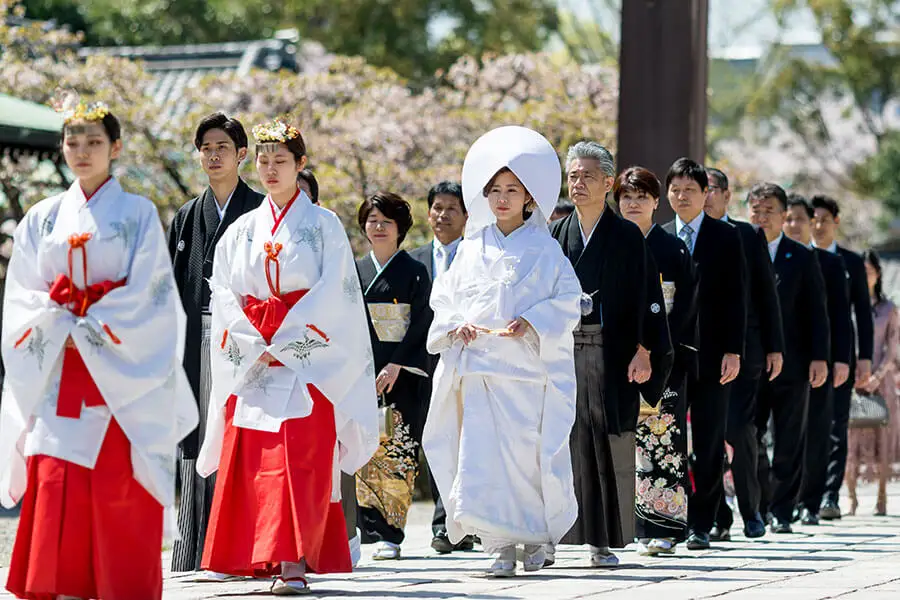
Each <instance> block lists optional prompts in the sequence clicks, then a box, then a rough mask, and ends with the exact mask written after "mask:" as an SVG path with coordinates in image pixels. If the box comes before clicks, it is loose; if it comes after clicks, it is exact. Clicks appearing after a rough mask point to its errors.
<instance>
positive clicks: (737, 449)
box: [705, 168, 784, 541]
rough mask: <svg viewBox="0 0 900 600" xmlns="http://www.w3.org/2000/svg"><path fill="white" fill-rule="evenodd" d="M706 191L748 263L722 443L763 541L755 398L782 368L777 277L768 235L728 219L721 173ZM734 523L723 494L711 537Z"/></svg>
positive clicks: (712, 175)
mask: <svg viewBox="0 0 900 600" xmlns="http://www.w3.org/2000/svg"><path fill="white" fill-rule="evenodd" d="M706 173H707V175H708V176H709V192H707V195H706V206H705V211H706V214H707V216H710V217H712V218H714V219H720V220H722V221H726V222H728V223H731V224H732V225H734V226H735V227H737V230H738V233H740V235H741V243H742V247H743V250H744V258H745V260H746V262H747V288H746V289H747V293H748V297H747V338H746V348H745V351H744V355H743V356H742V357H741V358H742V360H741V372H740V374H739V375H738V377H737V379H735V381H734V385H732V386H731V398H730V400H729V403H728V421H727V423H728V425H727V427H726V430H725V439H726V440H727V441H728V443H729V444H731V447H732V448H733V449H734V456H733V458H732V460H731V472H732V475H733V477H734V488H735V493H736V495H737V501H738V508H739V509H740V511H741V517H742V518H743V520H744V535H746V536H747V537H749V538H756V537H762V536H763V535H765V533H766V525H765V523H764V522H763V520H762V517H761V516H760V514H759V512H758V510H759V501H760V488H759V478H758V477H757V467H758V465H757V462H758V460H759V456H758V454H759V449H758V447H757V435H756V397H757V393H758V391H759V385H760V379H761V378H762V377H763V376H764V375H763V374H764V373H765V378H766V379H767V380H768V381H772V380H774V379H775V378H776V377H778V375H779V374H780V373H781V368H782V366H783V363H784V333H783V331H782V328H781V308H780V307H779V305H778V291H777V290H776V289H775V272H774V271H773V269H772V261H771V260H769V252H768V248H767V242H766V234H765V233H764V232H763V231H762V229H760V228H759V227H757V226H755V225H751V224H750V223H746V222H744V221H737V220H735V219H732V218H731V217H729V216H728V205H729V203H730V201H731V190H730V189H728V177H727V176H726V175H725V173H723V172H722V171H720V170H719V169H711V168H707V169H706ZM733 521H734V516H733V515H732V513H731V509H730V508H729V507H728V504H727V503H726V502H725V497H724V495H723V497H722V500H721V501H720V503H719V511H718V514H717V516H716V527H714V528H713V530H712V531H711V532H710V539H711V540H712V541H727V540H730V539H731V534H730V533H729V529H730V528H731V524H732V522H733Z"/></svg>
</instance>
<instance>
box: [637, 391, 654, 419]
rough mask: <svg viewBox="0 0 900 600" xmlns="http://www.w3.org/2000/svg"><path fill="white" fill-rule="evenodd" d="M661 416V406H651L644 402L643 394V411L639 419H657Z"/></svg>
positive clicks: (642, 396)
mask: <svg viewBox="0 0 900 600" xmlns="http://www.w3.org/2000/svg"><path fill="white" fill-rule="evenodd" d="M657 415H659V405H657V406H655V407H654V406H650V405H649V404H648V403H647V401H646V400H644V395H643V394H641V411H640V413H638V416H639V417H655V416H657Z"/></svg>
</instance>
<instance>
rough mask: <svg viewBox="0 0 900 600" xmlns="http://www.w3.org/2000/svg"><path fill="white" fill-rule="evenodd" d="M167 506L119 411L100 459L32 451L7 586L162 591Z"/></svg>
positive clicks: (123, 594) (154, 599) (117, 597)
mask: <svg viewBox="0 0 900 600" xmlns="http://www.w3.org/2000/svg"><path fill="white" fill-rule="evenodd" d="M162 538H163V507H162V505H161V504H160V503H159V502H158V501H157V500H156V499H155V498H154V497H153V496H151V495H150V493H149V492H148V491H147V490H146V489H144V487H143V486H142V485H141V484H140V483H138V482H137V481H136V480H135V479H134V476H133V470H132V466H131V444H130V443H129V441H128V438H127V437H125V434H124V433H123V432H122V429H121V428H120V427H119V424H118V423H117V422H116V420H115V419H112V420H111V421H110V423H109V428H108V429H107V431H106V438H105V439H104V440H103V446H102V447H101V449H100V455H99V457H98V458H97V464H96V465H95V466H94V468H93V469H88V468H85V467H82V466H79V465H76V464H74V463H71V462H68V461H65V460H62V459H59V458H54V457H52V456H44V455H38V456H32V457H29V459H28V487H27V488H26V491H25V497H24V498H23V500H22V513H21V516H20V518H19V529H18V531H17V533H16V542H15V545H14V546H13V553H12V559H11V561H10V565H9V580H8V581H7V584H6V589H8V590H9V591H10V592H12V593H13V594H15V595H16V596H17V597H19V598H35V599H39V600H45V599H46V600H54V599H55V598H56V597H57V596H59V595H66V596H75V597H77V598H102V600H159V599H160V598H162Z"/></svg>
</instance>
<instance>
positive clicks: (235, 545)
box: [201, 385, 352, 577]
mask: <svg viewBox="0 0 900 600" xmlns="http://www.w3.org/2000/svg"><path fill="white" fill-rule="evenodd" d="M308 389H309V391H310V394H311V395H312V399H313V410H312V414H310V415H309V416H308V417H304V418H302V419H289V420H287V421H285V422H284V423H282V425H281V429H280V430H279V431H278V432H275V433H273V432H268V431H256V430H253V429H245V428H242V427H235V426H234V425H233V424H232V420H233V418H234V410H235V403H236V397H235V396H231V398H229V399H228V404H227V406H226V413H225V418H226V429H225V438H224V440H223V445H222V456H221V459H220V462H219V473H218V476H217V477H216V490H215V494H214V496H213V504H212V510H211V513H210V518H209V527H208V529H207V533H206V545H205V546H204V549H203V560H202V562H201V565H202V568H203V569H206V570H209V571H216V572H218V573H227V574H230V575H244V576H256V577H266V576H273V575H278V574H280V572H281V563H282V562H294V563H296V562H300V561H301V560H302V559H306V564H307V567H308V569H309V570H310V571H312V572H315V573H349V572H350V571H351V570H352V565H351V561H350V548H349V545H348V543H347V527H346V524H345V523H344V513H343V510H342V509H341V503H340V502H332V501H331V487H332V469H333V464H334V445H335V441H336V439H337V437H336V432H335V425H334V407H333V406H332V404H331V402H329V401H328V399H327V398H326V397H325V396H324V395H322V393H321V392H320V391H319V390H318V389H316V388H315V387H314V386H312V385H310V386H308Z"/></svg>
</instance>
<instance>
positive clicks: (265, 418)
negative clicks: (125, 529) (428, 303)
mask: <svg viewBox="0 0 900 600" xmlns="http://www.w3.org/2000/svg"><path fill="white" fill-rule="evenodd" d="M253 134H254V137H255V138H256V167H257V170H258V172H259V178H260V180H261V181H262V183H263V185H264V186H265V188H266V191H267V192H268V195H267V196H266V199H264V200H263V202H262V204H261V205H260V206H259V208H257V209H255V210H253V211H251V212H249V213H246V214H245V215H243V216H241V217H240V218H238V219H237V221H235V223H234V224H233V225H232V226H231V227H229V228H228V230H227V231H226V232H225V235H224V236H223V237H222V239H221V241H220V242H219V243H218V245H217V246H216V261H215V263H214V265H213V276H212V280H211V282H210V287H211V290H212V324H211V328H212V333H211V335H212V341H213V351H212V357H211V365H212V382H213V383H212V393H211V398H210V408H209V420H208V424H207V429H206V431H207V433H206V439H205V440H204V441H203V445H202V447H201V449H200V455H199V457H198V460H197V470H198V472H199V473H200V474H201V475H204V476H207V475H209V474H211V473H213V472H215V471H216V470H217V469H218V471H219V473H218V475H217V478H216V488H215V493H214V497H213V505H212V512H211V515H210V521H209V528H208V531H207V537H206V546H205V548H204V552H203V560H202V567H203V568H204V569H207V570H211V571H216V572H219V573H226V574H231V575H247V576H257V577H259V576H275V577H276V579H275V582H274V583H273V586H272V592H273V593H275V594H279V595H291V594H297V593H305V592H307V591H308V584H307V581H306V578H305V575H306V571H307V569H310V570H312V571H314V572H316V573H325V572H347V571H350V570H351V562H350V552H349V544H348V541H347V529H346V525H345V523H344V515H343V512H342V510H341V502H340V500H341V496H340V490H341V486H340V471H341V469H343V471H344V472H345V473H355V472H356V471H357V470H358V469H359V468H360V467H362V466H363V465H364V464H365V463H366V462H367V461H368V460H369V459H370V458H371V457H372V455H373V454H374V453H375V450H376V448H377V447H378V439H379V433H378V420H377V419H378V406H377V396H376V393H375V378H374V366H373V356H372V347H371V343H370V341H369V329H368V323H367V321H366V315H365V312H364V311H365V308H364V306H363V300H362V291H361V290H360V286H359V280H358V278H357V275H356V268H355V265H354V261H353V254H352V252H351V250H350V243H349V241H348V240H347V235H346V233H345V232H344V228H343V226H342V225H341V222H340V220H339V219H338V217H337V216H336V215H335V214H334V213H332V212H331V211H329V210H326V209H324V208H320V207H318V206H314V205H313V204H312V202H311V201H310V199H309V197H308V196H307V195H306V193H304V192H302V191H301V190H300V189H299V188H298V187H297V173H298V172H299V171H301V170H302V169H303V168H304V167H305V166H306V161H307V158H306V146H305V144H304V142H303V137H302V136H301V135H300V132H299V131H298V130H297V129H295V128H294V127H291V126H289V125H287V124H285V123H282V122H280V121H276V122H274V123H271V124H268V125H264V126H257V127H256V128H254V130H253Z"/></svg>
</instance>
